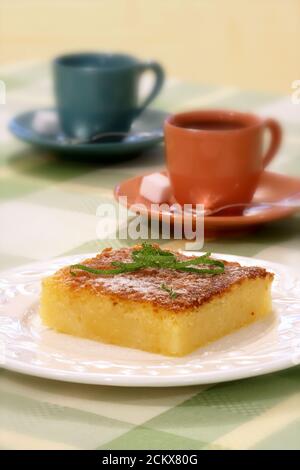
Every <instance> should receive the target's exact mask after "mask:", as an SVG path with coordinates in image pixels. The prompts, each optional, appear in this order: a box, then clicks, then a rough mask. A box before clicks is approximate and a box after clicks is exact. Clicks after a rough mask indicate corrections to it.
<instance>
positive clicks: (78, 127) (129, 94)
mask: <svg viewBox="0 0 300 470" xmlns="http://www.w3.org/2000/svg"><path fill="white" fill-rule="evenodd" d="M53 65H54V88H55V95H56V100H57V108H58V114H59V119H60V124H61V127H62V131H63V132H64V133H65V134H66V135H67V136H70V137H75V138H79V139H89V138H91V137H92V136H95V135H97V134H101V133H104V134H109V133H112V134H113V133H118V132H120V133H126V132H128V131H129V129H130V126H131V124H132V121H133V120H134V119H135V118H136V117H137V116H138V115H139V114H140V113H141V112H142V111H143V110H144V109H145V108H146V106H148V104H149V103H150V102H151V101H152V100H153V99H154V98H155V97H156V96H157V94H158V93H159V91H160V89H161V87H162V85H163V82H164V71H163V68H162V67H161V65H160V64H158V63H157V62H153V61H150V62H141V61H139V60H137V59H136V58H134V57H132V56H130V55H126V54H102V53H99V54H98V53H78V54H66V55H63V56H60V57H58V58H56V59H55V60H54V64H53ZM148 71H151V72H153V73H154V76H155V78H154V84H153V87H152V89H151V91H150V92H149V93H148V95H147V96H146V97H145V98H143V101H142V102H141V103H140V102H139V83H140V79H141V76H142V75H143V74H144V72H148Z"/></svg>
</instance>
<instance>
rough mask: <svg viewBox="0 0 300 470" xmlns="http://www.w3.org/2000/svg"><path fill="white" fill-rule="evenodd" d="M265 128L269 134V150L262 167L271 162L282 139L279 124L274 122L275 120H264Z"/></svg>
mask: <svg viewBox="0 0 300 470" xmlns="http://www.w3.org/2000/svg"><path fill="white" fill-rule="evenodd" d="M265 128H266V129H269V131H270V133H271V143H270V147H269V150H268V151H267V153H266V155H265V156H264V159H263V166H264V168H266V166H267V165H268V164H269V163H270V161H271V160H273V158H274V156H275V154H276V152H277V150H278V149H279V147H280V144H281V139H282V130H281V126H280V124H279V123H278V122H277V121H275V119H266V120H265Z"/></svg>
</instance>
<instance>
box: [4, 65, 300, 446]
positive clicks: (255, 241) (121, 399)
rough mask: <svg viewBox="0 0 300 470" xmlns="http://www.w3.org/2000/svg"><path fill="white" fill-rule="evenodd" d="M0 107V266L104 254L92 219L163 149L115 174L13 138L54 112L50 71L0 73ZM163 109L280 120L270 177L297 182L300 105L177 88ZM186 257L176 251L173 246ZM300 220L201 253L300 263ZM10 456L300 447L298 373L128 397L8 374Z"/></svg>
mask: <svg viewBox="0 0 300 470" xmlns="http://www.w3.org/2000/svg"><path fill="white" fill-rule="evenodd" d="M0 79H1V80H3V81H4V82H5V84H6V88H7V97H6V104H5V105H0V138H1V154H0V221H1V229H0V267H1V269H4V268H9V267H13V266H17V265H19V264H23V263H26V262H30V261H35V260H41V259H49V258H52V257H55V256H63V255H66V254H73V253H85V252H91V251H97V250H99V249H100V248H102V247H103V246H104V245H108V244H111V245H112V246H114V247H116V246H120V245H121V244H124V241H122V242H121V241H118V240H113V239H112V240H111V241H105V242H100V241H99V240H97V237H96V225H97V217H96V209H97V207H98V205H99V204H100V203H103V202H111V201H113V196H112V188H113V187H114V185H115V184H117V183H118V182H119V181H120V180H122V179H124V178H128V177H130V176H133V175H135V174H142V173H143V172H146V171H152V170H156V169H158V168H161V166H162V165H163V149H162V148H161V147H157V148H155V149H153V150H151V151H148V152H147V153H145V154H144V155H142V156H140V157H139V158H138V159H136V160H132V161H130V162H127V163H122V164H119V165H114V166H107V165H106V166H104V167H101V166H100V165H99V166H96V165H95V164H89V163H88V162H84V161H74V162H70V161H64V160H59V159H58V158H57V157H55V156H54V155H52V154H48V153H47V152H45V151H40V150H36V149H33V148H30V147H28V146H26V145H25V144H23V143H20V142H17V141H16V140H15V139H14V138H13V137H12V136H11V135H10V134H9V133H8V131H7V130H6V126H7V122H8V120H9V119H10V118H11V117H12V116H13V115H14V114H15V113H17V112H20V111H22V110H27V109H32V108H34V107H40V106H47V105H51V103H52V97H51V92H50V80H49V70H48V67H47V66H46V65H45V64H41V63H37V62H33V63H30V64H29V63H26V64H18V65H16V66H14V67H12V66H11V67H7V68H3V69H2V70H1V71H0ZM155 106H156V108H158V109H163V110H167V111H171V112H173V111H177V110H180V109H183V108H190V109H191V108H196V107H234V108H236V109H240V110H253V111H255V112H260V113H261V114H268V115H271V116H274V117H277V118H279V119H281V121H282V124H283V126H284V128H285V139H284V144H283V146H282V148H281V150H280V153H279V155H278V157H277V158H276V159H275V161H274V163H272V165H271V169H273V170H274V171H278V172H282V173H286V174H290V175H293V176H297V175H298V176H300V105H299V108H298V112H297V110H296V109H295V106H297V105H292V104H291V103H290V99H289V98H284V97H278V96H273V95H266V94H259V93H254V92H245V91H240V90H238V89H236V88H220V87H214V86H203V85H201V86H200V85H197V84H194V83H182V82H180V81H176V80H169V81H168V83H167V85H166V87H165V89H164V92H163V93H162V94H161V96H160V97H159V98H158V99H157V101H156V103H155ZM170 244H171V245H173V246H176V247H179V246H180V242H176V243H175V242H173V243H172V242H171V243H170ZM299 248H300V241H299V217H293V218H291V219H288V220H283V221H278V222H274V223H271V224H269V225H267V226H266V227H262V228H260V229H258V230H257V231H256V232H254V233H251V234H249V235H248V236H245V237H244V238H241V237H239V238H236V239H234V238H230V239H225V240H210V241H207V242H206V244H205V249H207V250H210V251H216V252H221V253H222V252H223V253H232V254H237V255H245V256H253V257H258V258H263V259H267V260H272V261H277V262H284V263H287V264H290V265H291V266H297V267H298V266H299V264H300V250H299ZM0 397H1V398H0V447H1V448H3V449H136V448H139V449H149V448H150V449H276V448H284V449H289V448H296V449H299V448H300V369H299V367H295V368H293V369H289V370H286V371H283V372H280V373H276V374H272V375H268V376H264V377H258V378H252V379H248V380H242V381H238V382H231V383H225V384H219V385H216V386H210V387H203V386H194V387H187V388H166V389H163V388H161V389H130V388H109V387H100V386H88V385H78V384H68V383H59V382H55V381H48V380H44V379H37V378H32V377H28V376H23V375H20V374H15V373H11V372H8V371H5V370H3V369H2V370H1V371H0Z"/></svg>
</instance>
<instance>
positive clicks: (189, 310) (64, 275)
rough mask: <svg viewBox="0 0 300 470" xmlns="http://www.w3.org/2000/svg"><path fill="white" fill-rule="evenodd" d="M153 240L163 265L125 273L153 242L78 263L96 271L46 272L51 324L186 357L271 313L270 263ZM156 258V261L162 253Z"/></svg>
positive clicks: (44, 299)
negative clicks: (200, 257)
mask: <svg viewBox="0 0 300 470" xmlns="http://www.w3.org/2000/svg"><path fill="white" fill-rule="evenodd" d="M148 246H149V245H148ZM150 246H151V247H152V249H153V250H158V253H160V255H159V258H158V259H159V261H158V262H157V263H162V266H158V267H153V266H150V267H147V266H146V267H142V268H139V269H137V270H133V271H132V272H131V271H125V272H119V271H122V269H123V268H122V267H121V268H120V266H124V264H126V265H127V267H128V266H129V265H130V263H133V259H134V257H136V259H139V253H141V254H142V253H143V251H142V250H143V249H144V248H145V245H143V246H136V247H134V248H122V249H119V250H112V249H110V248H107V249H105V250H103V251H102V253H100V254H98V255H97V256H95V257H94V258H90V259H87V260H85V261H83V262H82V265H77V266H83V267H85V268H86V269H89V270H91V271H96V272H88V271H86V270H84V269H81V268H78V267H70V266H68V267H64V268H63V269H61V270H59V271H58V272H56V273H55V274H54V275H52V276H50V277H48V278H46V279H44V280H43V283H42V295H41V308H40V315H41V318H42V321H43V323H44V324H45V325H47V326H48V327H50V328H53V329H54V330H56V331H59V332H62V333H67V334H70V335H74V336H78V337H82V338H88V339H92V340H96V341H102V342H105V343H110V344H115V345H118V346H125V347H129V348H136V349H141V350H144V351H149V352H152V353H158V354H163V355H168V356H183V355H186V354H189V353H191V352H192V351H194V350H195V349H197V348H199V347H201V346H204V345H206V344H208V343H210V342H211V341H214V340H217V339H219V338H221V337H223V336H225V335H227V334H229V333H231V332H233V331H235V330H237V329H239V328H241V327H243V326H245V325H248V324H250V323H252V322H254V321H257V320H259V319H261V318H263V317H265V316H266V315H268V314H269V313H270V312H271V293H270V291H271V284H272V280H273V274H272V273H269V272H267V271H266V270H265V269H264V268H260V267H252V266H251V267H248V266H241V265H240V264H238V263H232V262H226V261H222V262H221V263H220V262H219V264H221V265H223V268H220V267H219V266H218V265H214V264H211V263H214V261H213V258H210V257H208V256H207V258H206V262H204V263H203V264H202V263H200V264H199V263H198V264H197V265H196V264H193V260H194V261H197V259H196V257H187V256H185V255H183V254H180V253H176V252H172V251H167V250H161V249H159V248H158V247H155V245H150ZM162 253H164V254H162ZM172 255H173V258H174V257H175V258H176V262H177V264H178V266H179V268H178V269H176V268H174V267H171V264H172V262H173V261H172V262H171V264H170V267H165V265H166V262H165V259H166V256H167V257H168V260H169V259H170V260H173V258H172ZM147 259H148V258H147ZM161 260H162V261H161ZM207 260H210V261H207ZM143 262H144V261H143ZM182 262H186V263H185V265H186V266H187V267H183V268H182V267H180V266H181V264H179V263H182ZM149 263H150V264H151V263H152V264H154V265H155V263H156V258H155V257H154V258H151V260H150V258H149ZM189 263H191V264H189ZM207 263H209V264H207ZM174 266H175V265H174ZM133 267H134V265H133ZM196 269H201V270H202V269H204V270H207V269H208V272H206V271H205V272H202V271H199V272H196V271H195V270H196ZM99 270H100V272H101V273H102V272H103V270H104V272H105V274H99ZM110 270H114V274H110ZM210 270H213V273H210V272H209V271H210ZM97 271H98V273H97ZM194 271H195V272H194ZM220 271H221V272H220ZM111 272H112V271H111Z"/></svg>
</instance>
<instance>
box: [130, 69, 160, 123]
mask: <svg viewBox="0 0 300 470" xmlns="http://www.w3.org/2000/svg"><path fill="white" fill-rule="evenodd" d="M139 68H140V71H141V74H143V73H144V72H149V71H150V72H153V74H154V84H153V87H152V90H151V91H150V92H149V94H148V96H146V98H144V100H143V102H142V103H141V105H140V106H139V108H138V109H137V114H136V115H137V116H138V115H139V114H141V113H142V112H143V111H144V109H145V108H147V106H148V105H149V104H150V103H151V101H153V100H154V98H156V96H157V95H158V94H159V92H160V90H161V88H162V86H163V84H164V80H165V72H164V70H163V68H162V66H161V65H160V64H159V63H158V62H155V61H150V62H145V63H143V64H140V65H139Z"/></svg>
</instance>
